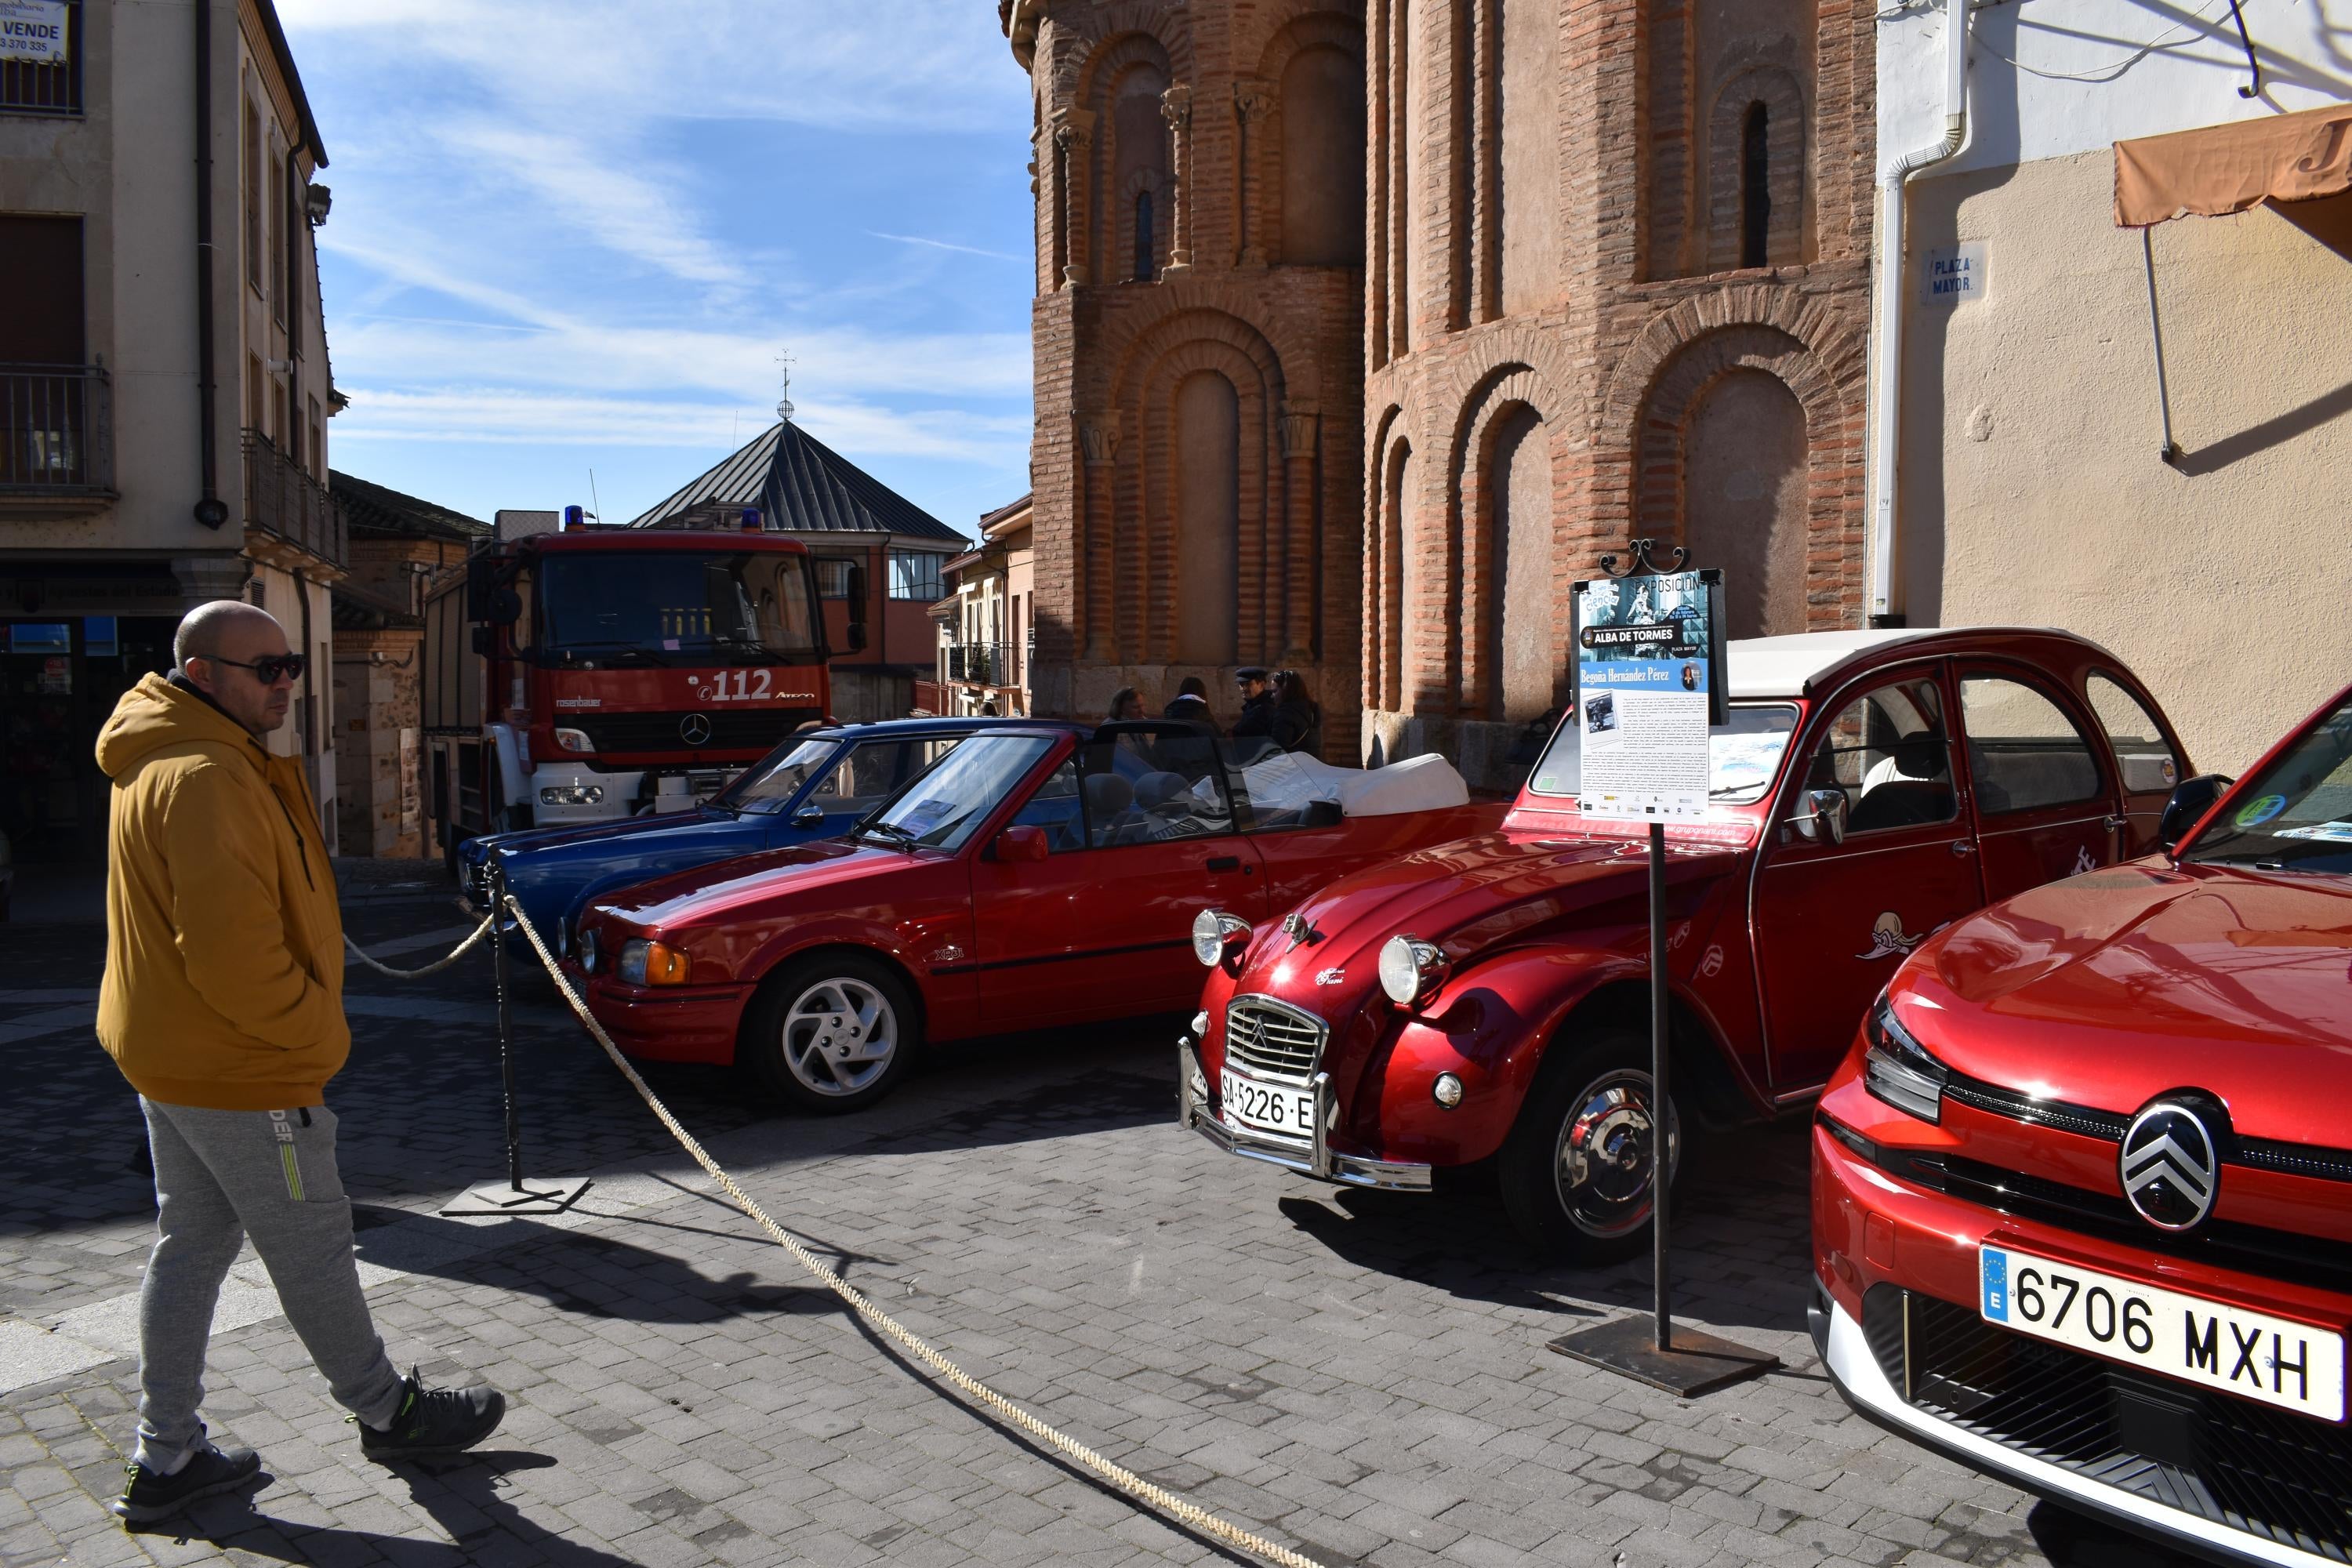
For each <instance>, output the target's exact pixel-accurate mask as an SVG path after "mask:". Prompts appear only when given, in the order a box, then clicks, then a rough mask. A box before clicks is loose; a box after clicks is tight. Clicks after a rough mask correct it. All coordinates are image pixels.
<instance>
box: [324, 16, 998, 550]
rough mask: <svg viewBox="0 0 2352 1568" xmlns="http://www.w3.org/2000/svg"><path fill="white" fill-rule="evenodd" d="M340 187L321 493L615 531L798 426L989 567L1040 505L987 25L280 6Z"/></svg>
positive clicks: (328, 232) (332, 236)
mask: <svg viewBox="0 0 2352 1568" xmlns="http://www.w3.org/2000/svg"><path fill="white" fill-rule="evenodd" d="M278 10H279V14H280V16H282V17H283V18H284V21H285V24H286V29H287V33H288V35H289V39H290V41H291V43H292V45H293V48H294V56H295V59H296V62H297V64H298V65H299V68H300V69H301V72H302V78H303V82H304V85H305V86H306V87H307V88H308V89H309V92H310V103H311V107H312V109H313V110H315V111H316V113H317V115H318V120H319V127H320V135H321V136H322V137H323V138H324V139H325V141H326V143H327V152H328V154H329V156H330V157H331V159H332V160H333V162H332V163H331V165H330V166H329V167H328V168H327V169H326V170H325V171H324V172H323V173H322V174H321V175H320V178H321V179H322V180H323V181H324V182H325V183H326V184H330V185H331V186H332V187H333V189H334V193H335V197H334V213H333V216H331V217H330V218H329V220H328V222H327V225H326V226H325V227H324V228H322V229H320V231H319V239H320V260H321V268H322V273H323V285H324V289H325V294H326V316H327V333H328V340H329V343H330V345H331V350H332V353H333V358H334V371H335V384H336V385H337V386H339V387H340V388H341V389H342V391H343V392H344V393H345V394H346V395H349V396H350V397H351V399H352V407H351V408H350V409H349V410H347V411H346V412H345V413H343V414H342V415H341V416H338V417H337V418H336V419H335V421H334V424H333V426H332V427H331V439H332V446H333V463H334V466H335V467H336V468H340V469H341V470H343V471H345V472H347V473H352V474H356V475H359V476H360V477H361V478H363V479H373V480H375V481H377V482H378V483H381V484H386V485H390V486H392V487H393V488H394V489H402V490H406V491H409V492H411V493H413V494H415V495H419V496H423V497H425V498H426V499H428V500H434V501H436V502H439V503H441V504H443V505H445V506H449V507H454V508H456V509H457V510H460V511H463V512H467V513H470V514H471V515H473V516H476V517H481V518H488V516H489V515H490V513H491V512H492V511H494V510H497V509H499V508H500V507H531V508H551V507H557V506H562V505H565V504H567V503H570V502H573V501H577V502H580V503H582V504H583V505H591V504H593V502H592V500H591V495H590V486H589V478H588V474H589V469H590V468H592V467H593V468H594V470H595V487H594V488H595V493H596V499H597V500H600V501H601V503H602V510H603V515H604V518H605V520H606V521H614V522H619V521H626V520H627V519H628V518H630V517H632V516H634V515H635V514H636V513H637V512H638V511H639V510H642V509H643V508H645V507H646V506H649V505H651V504H652V503H653V502H654V501H656V500H659V499H660V498H661V497H662V496H664V495H666V494H667V493H668V492H669V491H670V490H672V489H675V488H677V486H678V485H680V484H683V483H684V482H686V480H688V479H690V478H692V477H693V476H694V475H695V474H697V473H698V472H699V471H701V470H702V469H703V468H707V467H709V465H710V464H711V463H713V462H716V461H717V460H718V459H719V458H720V457H722V456H723V455H724V454H725V453H727V452H728V451H730V450H731V449H732V447H734V446H736V445H738V444H740V442H742V441H747V440H749V439H751V437H752V436H754V435H756V434H757V433H758V432H759V431H760V430H761V428H762V427H763V426H764V425H765V424H766V423H767V422H769V421H772V419H773V418H774V407H775V403H776V398H777V395H778V391H779V387H778V374H779V373H778V365H777V356H778V355H779V354H780V353H785V352H789V353H791V355H792V358H793V386H792V395H793V403H794V404H795V405H796V406H797V408H798V410H799V412H798V414H797V416H796V417H797V420H798V422H799V423H800V424H801V425H802V426H803V427H804V428H806V429H807V430H809V431H810V432H811V433H812V434H814V436H816V437H818V438H819V439H820V440H823V441H824V442H826V443H827V444H828V445H830V446H833V447H835V448H836V449H838V450H840V451H841V452H843V453H845V455H847V456H848V457H850V458H852V459H854V460H855V461H856V462H857V463H858V464H860V465H861V466H863V467H865V468H867V469H868V470H869V471H871V472H872V473H873V474H875V475H876V476H877V478H879V479H882V480H883V481H884V482H885V483H887V484H888V485H890V486H892V487H893V488H895V489H898V490H899V491H901V492H902V493H904V494H905V495H907V496H908V497H909V498H910V499H912V500H915V501H916V502H918V503H919V504H920V505H922V506H924V507H926V508H928V509H929V510H930V511H932V512H933V513H935V514H936V515H938V516H939V517H940V518H941V519H943V520H944V521H947V522H949V523H950V524H952V525H953V526H955V527H958V528H961V529H962V530H964V531H966V532H971V531H973V525H974V521H975V520H976V518H977V517H978V515H979V514H980V513H981V512H982V511H984V510H988V509H990V508H992V507H994V506H998V505H1001V504H1003V502H1005V501H1007V500H1012V499H1013V497H1015V496H1016V495H1018V494H1019V493H1020V492H1021V491H1022V490H1023V489H1025V488H1026V486H1027V482H1028V481H1027V463H1028V442H1029V426H1030V360H1029V340H1028V331H1029V298H1030V294H1031V279H1032V270H1031V260H1030V257H1031V253H1032V241H1031V228H1030V206H1029V176H1028V173H1027V169H1026V164H1027V163H1028V157H1029V149H1028V132H1029V105H1028V84H1027V80H1026V78H1025V76H1024V73H1023V72H1022V70H1021V69H1020V68H1019V67H1018V66H1017V65H1016V64H1015V63H1014V61H1013V57H1012V54H1011V52H1010V51H1009V50H1008V48H1007V47H1006V46H1005V43H1004V39H1003V36H1002V35H1001V34H1000V33H999V32H998V30H997V26H996V17H995V6H994V5H991V4H989V3H988V0H936V3H925V0H851V3H849V4H841V5H816V4H813V3H811V0H690V3H689V0H671V3H669V4H660V5H644V4H639V5H628V6H624V5H619V4H615V3H612V0H470V3H468V0H279V5H278Z"/></svg>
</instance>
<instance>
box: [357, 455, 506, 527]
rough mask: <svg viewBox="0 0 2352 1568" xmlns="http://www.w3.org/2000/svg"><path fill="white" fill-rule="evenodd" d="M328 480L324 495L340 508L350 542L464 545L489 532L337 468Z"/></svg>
mask: <svg viewBox="0 0 2352 1568" xmlns="http://www.w3.org/2000/svg"><path fill="white" fill-rule="evenodd" d="M328 479H329V484H328V487H327V489H328V493H329V494H331V495H332V496H333V497H334V498H335V504H336V505H337V506H339V507H341V508H342V511H343V520H344V521H346V522H348V523H350V524H351V529H352V537H353V538H357V539H366V538H371V537H372V538H376V539H451V540H456V541H457V542H460V543H465V542H470V541H472V540H476V539H480V538H482V537H484V536H485V535H487V534H488V532H489V531H490V525H489V524H488V523H487V522H484V521H481V520H480V519H479V518H472V517H467V515H466V514H465V513H464V512H460V511H451V510H449V509H448V508H447V507H446V506H435V505H434V504H433V503H432V502H431V501H429V500H420V499H418V498H417V497H415V496H412V495H403V494H402V493H401V492H400V491H398V490H395V489H387V488H386V487H384V486H383V485H377V484H370V483H369V482H368V481H367V480H365V479H357V478H354V477H353V476H352V475H350V474H347V473H345V472H343V471H342V470H341V468H331V469H329V470H328Z"/></svg>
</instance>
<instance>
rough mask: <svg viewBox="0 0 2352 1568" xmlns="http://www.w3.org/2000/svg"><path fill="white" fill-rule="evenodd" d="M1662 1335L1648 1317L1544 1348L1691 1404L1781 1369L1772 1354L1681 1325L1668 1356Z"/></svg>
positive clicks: (1583, 1333) (1606, 1325)
mask: <svg viewBox="0 0 2352 1568" xmlns="http://www.w3.org/2000/svg"><path fill="white" fill-rule="evenodd" d="M1656 1329H1657V1323H1656V1321H1654V1319H1652V1318H1649V1317H1646V1316H1644V1317H1635V1318H1619V1319H1618V1320H1616V1321H1614V1322H1609V1323H1601V1324H1599V1325H1597V1326H1595V1327H1593V1328H1590V1329H1579V1330H1578V1331H1576V1332H1574V1333H1572V1334H1562V1335H1561V1336H1560V1337H1559V1338H1558V1339H1556V1340H1550V1341H1548V1342H1546V1343H1545V1346H1544V1348H1545V1349H1547V1350H1553V1351H1558V1352H1559V1353H1560V1354H1562V1355H1564V1356H1570V1357H1572V1358H1574V1359H1575V1360H1577V1361H1580V1362H1583V1363H1585V1364H1586V1365H1588V1366H1597V1367H1600V1368H1602V1369H1603V1370H1604V1371H1608V1372H1613V1373H1617V1374H1619V1375H1620V1376H1622V1377H1630V1378H1632V1379H1633V1381H1634V1382H1636V1383H1646V1384H1649V1385H1650V1386H1651V1387H1652V1388H1663V1389H1664V1390H1665V1391H1666V1392H1667V1393H1668V1394H1680V1395H1682V1396H1683V1397H1684V1398H1685V1399H1696V1398H1697V1397H1698V1396H1699V1395H1700V1394H1713V1393H1714V1392H1715V1391H1716V1390H1717V1389H1718V1388H1729V1387H1730V1386H1731V1385H1732V1384H1735V1383H1745V1382H1747V1381H1748V1379H1749V1378H1751V1377H1761V1376H1763V1375H1764V1374H1765V1373H1768V1372H1770V1371H1772V1370H1774V1369H1775V1368H1777V1367H1778V1366H1779V1365H1780V1357H1779V1356H1776V1355H1774V1354H1772V1353H1771V1352H1769V1351H1752V1350H1749V1349H1748V1347H1747V1346H1746V1345H1736V1344H1733V1343H1732V1342H1730V1341H1729V1340H1722V1339H1717V1338H1716V1336H1715V1335H1713V1334H1709V1333H1703V1332H1701V1331H1699V1330H1697V1329H1694V1328H1689V1327H1687V1326H1685V1325H1684V1324H1681V1323H1676V1324H1675V1334H1674V1345H1673V1348H1672V1349H1669V1350H1663V1351H1662V1350H1660V1349H1659V1348H1658V1342H1657V1334H1656Z"/></svg>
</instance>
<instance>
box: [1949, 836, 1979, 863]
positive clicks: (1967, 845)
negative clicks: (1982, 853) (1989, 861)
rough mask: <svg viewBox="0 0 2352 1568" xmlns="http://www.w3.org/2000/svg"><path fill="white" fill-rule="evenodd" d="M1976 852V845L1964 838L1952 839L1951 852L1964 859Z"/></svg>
mask: <svg viewBox="0 0 2352 1568" xmlns="http://www.w3.org/2000/svg"><path fill="white" fill-rule="evenodd" d="M1976 852H1977V847H1976V846H1975V845H1974V844H1973V843H1971V842H1970V841H1969V840H1968V839H1966V838H1955V839H1953V840H1952V853H1953V854H1955V855H1957V856H1958V857H1959V858H1961V859H1963V860H1965V859H1967V858H1969V856H1971V855H1973V854H1975V853H1976Z"/></svg>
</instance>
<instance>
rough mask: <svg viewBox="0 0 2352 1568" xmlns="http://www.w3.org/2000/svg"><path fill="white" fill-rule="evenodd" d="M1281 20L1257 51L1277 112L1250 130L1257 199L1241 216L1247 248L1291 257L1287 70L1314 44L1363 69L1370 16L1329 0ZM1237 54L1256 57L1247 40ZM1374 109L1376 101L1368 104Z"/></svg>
mask: <svg viewBox="0 0 2352 1568" xmlns="http://www.w3.org/2000/svg"><path fill="white" fill-rule="evenodd" d="M1277 21H1278V25H1277V26H1276V27H1275V29H1274V31H1273V33H1272V35H1271V36H1270V37H1267V38H1266V39H1265V44H1264V45H1263V47H1260V48H1259V49H1258V50H1257V57H1256V58H1257V69H1256V76H1257V79H1258V80H1260V81H1262V82H1263V83H1265V89H1266V90H1267V92H1268V93H1269V94H1270V95H1271V96H1272V99H1273V111H1272V112H1271V113H1269V114H1268V115H1267V116H1266V117H1265V120H1264V121H1261V122H1260V123H1259V124H1258V125H1256V126H1255V127H1252V128H1251V130H1250V132H1249V143H1248V149H1247V156H1248V160H1249V164H1250V168H1249V174H1250V175H1251V178H1249V179H1246V180H1244V181H1241V182H1239V184H1241V185H1242V186H1243V187H1244V190H1245V191H1254V193H1255V200H1244V210H1243V212H1242V215H1241V225H1240V230H1239V232H1240V234H1241V241H1242V246H1243V248H1244V250H1247V251H1252V252H1254V253H1255V254H1258V255H1262V256H1265V257H1270V258H1274V259H1275V260H1277V261H1281V260H1286V259H1287V258H1286V257H1285V255H1284V254H1283V245H1282V232H1283V142H1284V134H1285V132H1284V117H1285V115H1286V113H1287V111H1288V105H1287V104H1286V102H1285V101H1284V99H1283V94H1282V91H1281V88H1282V79H1283V73H1284V72H1285V71H1286V70H1287V69H1288V68H1289V66H1290V62H1291V61H1292V60H1293V59H1295V58H1297V57H1298V56H1299V55H1301V54H1303V53H1305V52H1306V51H1307V50H1309V49H1318V48H1328V49H1337V50H1339V52H1340V53H1342V54H1344V55H1347V56H1348V57H1349V58H1351V59H1353V60H1354V61H1355V63H1356V69H1357V71H1358V72H1359V74H1360V73H1361V72H1362V70H1363V68H1364V47H1365V46H1364V18H1363V12H1362V8H1361V6H1360V5H1359V6H1356V7H1352V8H1349V9H1344V10H1333V9H1329V8H1328V5H1327V4H1321V3H1318V4H1316V5H1313V6H1312V7H1311V8H1309V7H1301V8H1299V9H1297V10H1295V11H1293V12H1290V13H1288V14H1286V15H1283V16H1280V17H1278V18H1277ZM1234 58H1236V59H1248V58H1250V53H1249V46H1248V42H1247V40H1243V41H1241V47H1238V48H1236V50H1235V51H1234ZM1366 112H1367V113H1368V114H1369V112H1370V106H1369V104H1368V105H1367V106H1366Z"/></svg>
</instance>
